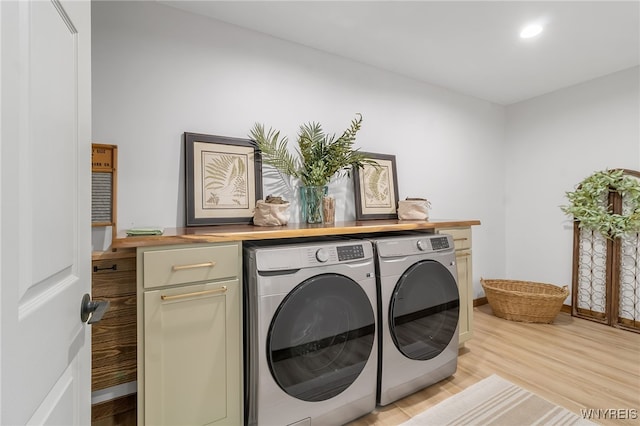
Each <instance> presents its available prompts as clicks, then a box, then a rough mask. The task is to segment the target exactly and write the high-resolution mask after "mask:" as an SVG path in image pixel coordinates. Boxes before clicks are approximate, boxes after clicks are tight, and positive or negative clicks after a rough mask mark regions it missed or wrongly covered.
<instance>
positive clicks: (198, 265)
mask: <svg viewBox="0 0 640 426" xmlns="http://www.w3.org/2000/svg"><path fill="white" fill-rule="evenodd" d="M214 266H216V262H205V263H193V264H191V265H173V268H171V269H173V270H174V271H182V270H184V269H194V268H213V267H214Z"/></svg>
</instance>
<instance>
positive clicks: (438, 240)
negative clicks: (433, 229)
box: [430, 237, 449, 250]
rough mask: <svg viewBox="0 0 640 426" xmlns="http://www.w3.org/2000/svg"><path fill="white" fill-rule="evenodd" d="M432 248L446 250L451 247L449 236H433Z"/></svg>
mask: <svg viewBox="0 0 640 426" xmlns="http://www.w3.org/2000/svg"><path fill="white" fill-rule="evenodd" d="M430 240H431V248H432V249H433V250H444V249H448V248H449V240H448V239H447V237H431V238H430Z"/></svg>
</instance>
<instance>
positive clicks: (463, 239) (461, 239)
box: [453, 237, 468, 241]
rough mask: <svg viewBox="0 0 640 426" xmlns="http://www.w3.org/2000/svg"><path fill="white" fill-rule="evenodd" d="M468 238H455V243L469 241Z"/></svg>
mask: <svg viewBox="0 0 640 426" xmlns="http://www.w3.org/2000/svg"><path fill="white" fill-rule="evenodd" d="M467 240H468V238H466V237H465V238H454V239H453V241H467Z"/></svg>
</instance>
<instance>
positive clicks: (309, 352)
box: [266, 274, 375, 402]
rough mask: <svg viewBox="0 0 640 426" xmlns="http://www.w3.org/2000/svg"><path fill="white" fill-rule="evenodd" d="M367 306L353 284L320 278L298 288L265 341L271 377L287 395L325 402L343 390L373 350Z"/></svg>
mask: <svg viewBox="0 0 640 426" xmlns="http://www.w3.org/2000/svg"><path fill="white" fill-rule="evenodd" d="M374 333H375V317H374V313H373V307H372V306H371V301H370V300H369V298H368V297H367V294H366V293H365V292H364V290H363V289H362V287H361V286H360V285H359V284H357V283H356V282H355V281H353V280H351V279H349V278H347V277H346V276H344V275H339V274H321V275H316V276H314V277H312V278H309V279H307V280H305V281H304V282H302V283H301V284H299V285H298V286H296V287H295V288H294V289H293V290H292V291H291V292H290V293H289V294H288V295H287V296H286V297H285V299H284V300H283V301H282V303H281V304H280V306H279V307H278V309H277V310H276V312H275V314H274V316H273V319H272V321H271V325H270V326H269V334H268V336H267V348H266V349H267V362H268V364H269V368H270V370H271V374H272V376H273V378H274V379H275V381H276V382H277V383H278V385H279V386H280V388H282V390H284V391H285V392H286V393H287V394H289V395H291V396H293V397H295V398H298V399H301V400H304V401H312V402H316V401H324V400H327V399H329V398H332V397H334V396H336V395H338V394H340V393H341V392H342V391H344V390H345V389H347V388H348V387H349V385H351V383H353V382H354V381H355V380H356V379H357V378H358V376H359V375H360V372H361V371H362V369H363V368H364V367H365V365H366V363H367V360H368V359H369V356H370V354H371V351H372V350H373V349H374V348H373V344H374V336H375V334H374Z"/></svg>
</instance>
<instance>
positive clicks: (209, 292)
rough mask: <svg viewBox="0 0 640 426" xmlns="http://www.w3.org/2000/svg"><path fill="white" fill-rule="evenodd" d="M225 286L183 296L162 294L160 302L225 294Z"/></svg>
mask: <svg viewBox="0 0 640 426" xmlns="http://www.w3.org/2000/svg"><path fill="white" fill-rule="evenodd" d="M226 292H227V286H226V285H223V286H222V287H220V288H216V289H213V290H204V291H195V292H193V293H185V294H176V295H175V296H165V295H164V294H163V295H162V296H160V299H162V300H176V299H184V298H187V297H195V296H205V295H207V294H216V293H226Z"/></svg>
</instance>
